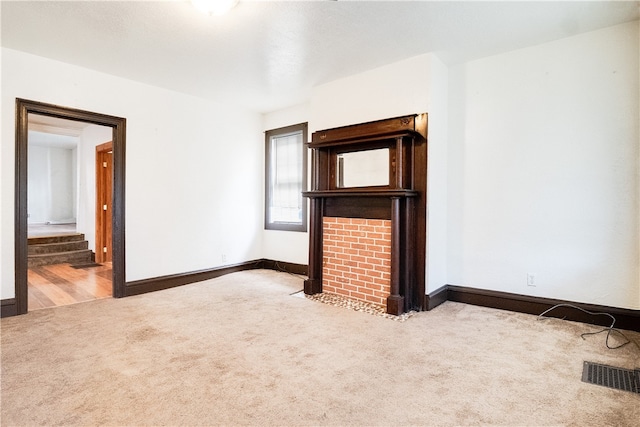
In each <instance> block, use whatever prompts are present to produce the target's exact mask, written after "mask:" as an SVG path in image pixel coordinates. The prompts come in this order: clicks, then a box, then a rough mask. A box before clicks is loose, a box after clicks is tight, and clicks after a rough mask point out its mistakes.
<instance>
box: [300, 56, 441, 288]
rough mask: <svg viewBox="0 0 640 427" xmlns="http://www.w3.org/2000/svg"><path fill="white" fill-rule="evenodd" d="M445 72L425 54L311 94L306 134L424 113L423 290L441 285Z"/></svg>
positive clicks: (317, 88)
mask: <svg viewBox="0 0 640 427" xmlns="http://www.w3.org/2000/svg"><path fill="white" fill-rule="evenodd" d="M447 86H448V82H447V68H446V66H445V65H444V64H443V63H442V62H441V61H440V60H439V59H438V58H437V57H436V56H435V55H433V54H425V55H420V56H416V57H414V58H409V59H406V60H403V61H399V62H396V63H393V64H389V65H386V66H384V67H380V68H376V69H374V70H370V71H367V72H364V73H361V74H357V75H355V76H351V77H347V78H344V79H340V80H336V81H334V82H330V83H327V84H324V85H321V86H318V87H316V88H314V89H313V93H312V97H311V116H310V117H311V118H310V123H309V127H310V132H314V131H316V130H321V129H329V128H334V127H339V126H345V125H351V124H356V123H363V122H369V121H374V120H382V119H387V118H390V117H398V116H403V115H408V114H420V113H425V112H426V113H429V129H428V165H425V166H427V168H428V171H429V172H428V174H429V179H428V182H427V205H428V213H427V231H428V232H427V260H426V263H427V278H426V287H427V291H432V290H435V289H438V288H439V287H441V286H443V285H446V284H447V281H446V272H447V259H446V252H447V233H446V230H447V212H446V210H447V203H446V200H447V149H446V143H447V131H448V130H447V114H448V107H447Z"/></svg>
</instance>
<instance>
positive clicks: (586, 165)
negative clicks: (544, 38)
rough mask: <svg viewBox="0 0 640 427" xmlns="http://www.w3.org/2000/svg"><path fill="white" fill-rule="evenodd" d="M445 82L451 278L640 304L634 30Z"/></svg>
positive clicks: (572, 42)
mask: <svg viewBox="0 0 640 427" xmlns="http://www.w3.org/2000/svg"><path fill="white" fill-rule="evenodd" d="M449 82H450V84H449V88H450V97H449V103H450V107H451V108H450V114H449V118H450V122H449V123H450V128H449V137H450V138H449V158H448V162H449V209H448V212H449V246H448V279H449V281H450V283H452V284H457V285H465V286H471V287H476V288H483V289H493V290H499V291H506V292H514V293H520V294H527V295H539V296H545V297H551V298H559V299H566V300H570V301H576V302H587V303H594V304H603V305H611V306H617V307H627V308H635V309H637V308H640V289H639V288H640V284H639V281H638V256H639V248H638V245H639V241H638V214H639V212H638V206H639V204H638V194H639V193H638V167H639V164H638V147H639V143H638V141H639V133H638V114H639V108H638V90H639V88H638V86H639V73H638V22H632V23H628V24H623V25H619V26H615V27H610V28H606V29H603V30H599V31H594V32H590V33H586V34H582V35H579V36H575V37H571V38H567V39H563V40H559V41H556V42H552V43H547V44H544V45H540V46H535V47H531V48H528V49H522V50H518V51H514V52H510V53H505V54H501V55H497V56H492V57H488V58H484V59H481V60H477V61H473V62H469V63H467V64H464V65H461V66H458V67H454V68H452V69H450V74H449ZM527 273H535V275H536V286H535V287H530V286H527V284H526V277H527V276H526V275H527Z"/></svg>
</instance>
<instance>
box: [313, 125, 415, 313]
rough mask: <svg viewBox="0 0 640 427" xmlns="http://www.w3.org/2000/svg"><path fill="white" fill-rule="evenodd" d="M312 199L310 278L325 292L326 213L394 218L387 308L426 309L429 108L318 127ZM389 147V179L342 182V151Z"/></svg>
mask: <svg viewBox="0 0 640 427" xmlns="http://www.w3.org/2000/svg"><path fill="white" fill-rule="evenodd" d="M308 146H309V148H311V150H312V172H311V190H310V191H306V192H304V193H303V195H304V196H305V197H308V198H309V199H310V205H311V206H310V230H309V279H308V280H305V282H304V292H305V294H307V295H313V294H316V293H320V292H322V263H323V254H322V234H323V233H322V218H323V217H325V216H328V217H343V218H369V219H387V220H391V295H389V297H388V298H387V312H388V313H390V314H395V315H398V314H402V313H403V312H407V311H409V310H422V309H423V304H424V295H425V254H426V208H427V201H426V200H427V194H426V190H427V114H426V113H424V114H415V115H409V116H403V117H396V118H392V119H387V120H380V121H376V122H369V123H362V124H357V125H352V126H345V127H340V128H334V129H327V130H321V131H317V132H314V133H313V135H312V139H311V142H310V143H309V144H308ZM377 148H388V149H389V185H386V186H374V187H352V188H339V187H338V184H337V179H336V173H337V164H338V158H337V156H338V154H341V153H347V152H355V151H364V150H372V149H377Z"/></svg>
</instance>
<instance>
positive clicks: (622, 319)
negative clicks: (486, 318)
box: [424, 285, 640, 332]
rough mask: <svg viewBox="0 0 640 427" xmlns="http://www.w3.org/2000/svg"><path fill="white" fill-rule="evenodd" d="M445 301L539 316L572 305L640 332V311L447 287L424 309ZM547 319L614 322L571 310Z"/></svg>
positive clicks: (427, 297) (428, 298)
mask: <svg viewBox="0 0 640 427" xmlns="http://www.w3.org/2000/svg"><path fill="white" fill-rule="evenodd" d="M445 301H455V302H462V303H465V304H472V305H479V306H482V307H490V308H497V309H500V310H508V311H515V312H519V313H527V314H536V315H538V314H540V313H542V312H544V311H545V310H548V309H550V308H551V307H554V306H555V305H558V304H570V305H573V306H576V307H580V308H581V309H583V310H587V311H590V312H593V313H608V314H610V315H612V316H613V317H614V318H615V319H616V321H615V325H614V327H615V328H619V329H626V330H630V331H638V332H640V310H631V309H626V308H618V307H609V306H603V305H596V304H585V303H578V302H572V301H564V300H558V299H552V298H543V297H533V296H529V295H520V294H512V293H509V292H499V291H489V290H485V289H475V288H469V287H464V286H454V285H446V286H443V287H442V288H440V289H438V290H436V291H434V292H432V293H430V294H428V295H425V300H424V307H425V308H426V309H427V310H431V309H433V308H435V307H437V306H438V305H440V304H442V303H443V302H445ZM546 316H548V317H557V318H563V319H566V320H570V321H574V322H582V323H589V324H593V325H601V326H610V325H611V318H610V317H609V316H604V315H590V314H588V313H585V312H583V311H580V310H577V309H575V308H571V307H558V308H556V309H554V310H552V311H551V312H549V313H548V314H546Z"/></svg>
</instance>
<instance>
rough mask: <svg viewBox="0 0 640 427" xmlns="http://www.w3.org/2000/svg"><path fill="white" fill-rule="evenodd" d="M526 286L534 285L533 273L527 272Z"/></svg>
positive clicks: (534, 277) (534, 276)
mask: <svg viewBox="0 0 640 427" xmlns="http://www.w3.org/2000/svg"><path fill="white" fill-rule="evenodd" d="M527 286H536V275H535V273H527Z"/></svg>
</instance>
